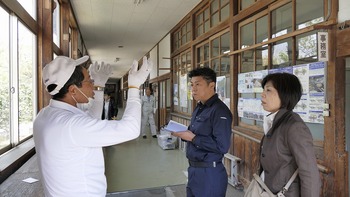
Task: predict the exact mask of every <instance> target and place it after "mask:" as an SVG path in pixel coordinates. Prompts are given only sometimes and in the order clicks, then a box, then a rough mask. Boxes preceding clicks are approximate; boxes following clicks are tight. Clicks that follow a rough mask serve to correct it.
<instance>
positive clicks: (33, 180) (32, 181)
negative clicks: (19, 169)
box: [22, 177, 38, 183]
mask: <svg viewBox="0 0 350 197" xmlns="http://www.w3.org/2000/svg"><path fill="white" fill-rule="evenodd" d="M22 181H24V182H26V183H35V182H37V181H38V179H35V178H32V177H30V178H26V179H24V180H22Z"/></svg>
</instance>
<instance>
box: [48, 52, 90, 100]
mask: <svg viewBox="0 0 350 197" xmlns="http://www.w3.org/2000/svg"><path fill="white" fill-rule="evenodd" d="M88 59H89V56H87V55H86V56H84V57H81V58H79V59H77V60H74V59H71V58H69V57H65V56H57V57H56V58H55V59H54V60H52V61H51V62H50V63H48V64H46V66H45V67H44V68H43V82H44V84H45V86H46V90H47V87H48V86H49V85H51V84H56V85H57V87H56V88H55V89H54V90H52V91H51V92H49V94H51V95H55V94H57V93H58V92H59V91H60V90H61V88H62V87H63V86H64V85H65V84H66V83H67V81H68V80H69V78H70V77H71V76H72V74H73V72H74V70H75V67H76V66H79V65H81V64H83V63H85V62H86V61H87V60H88Z"/></svg>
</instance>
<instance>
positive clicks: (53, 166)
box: [33, 89, 141, 197]
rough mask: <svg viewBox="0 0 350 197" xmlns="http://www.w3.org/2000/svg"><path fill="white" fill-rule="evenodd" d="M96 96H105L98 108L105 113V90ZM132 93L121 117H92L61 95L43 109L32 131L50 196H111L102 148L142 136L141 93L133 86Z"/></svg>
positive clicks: (40, 167) (47, 194)
mask: <svg viewBox="0 0 350 197" xmlns="http://www.w3.org/2000/svg"><path fill="white" fill-rule="evenodd" d="M99 94H101V95H99ZM97 95H98V97H101V98H99V99H98V100H97V101H96V103H97V104H98V105H101V106H99V107H97V109H99V110H100V113H102V107H103V106H102V103H103V101H102V96H103V92H101V93H95V98H96V96H97ZM128 95H129V98H128V100H127V106H126V109H125V112H124V115H123V118H122V119H121V120H120V121H115V120H114V121H108V120H100V119H99V118H100V117H101V114H99V116H97V114H95V115H96V116H92V115H89V114H88V113H85V112H83V111H81V110H80V109H78V108H76V107H74V106H72V105H69V104H67V103H65V102H61V101H57V100H50V104H49V105H48V106H47V107H45V108H43V109H42V110H41V111H40V112H39V114H38V115H37V118H36V119H35V121H34V131H33V135H34V142H35V149H36V153H37V157H38V164H39V169H40V172H41V176H42V179H41V181H42V184H43V187H44V192H45V196H55V197H57V196H62V197H63V196H64V197H69V196H72V197H73V196H74V197H79V196H84V197H85V196H89V197H95V196H96V197H97V196H99V197H101V196H105V195H106V190H107V185H106V178H105V175H104V172H105V168H104V158H103V152H102V147H104V146H110V145H114V144H119V143H122V142H125V141H129V140H132V139H135V138H137V137H138V136H139V135H140V122H141V102H140V98H139V92H138V90H136V89H130V90H129V93H128ZM95 100H96V99H95ZM96 117H98V118H96Z"/></svg>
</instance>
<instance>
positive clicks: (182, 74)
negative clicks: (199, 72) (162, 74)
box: [173, 52, 192, 114]
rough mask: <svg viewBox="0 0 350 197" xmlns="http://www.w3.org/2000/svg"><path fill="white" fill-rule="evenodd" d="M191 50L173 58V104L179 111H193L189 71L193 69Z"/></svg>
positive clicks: (175, 109) (187, 112) (188, 112)
mask: <svg viewBox="0 0 350 197" xmlns="http://www.w3.org/2000/svg"><path fill="white" fill-rule="evenodd" d="M191 57H192V55H191V52H184V53H182V54H180V56H177V57H175V58H174V60H173V69H174V70H175V72H174V75H173V76H174V77H173V78H174V79H173V84H174V86H173V88H174V91H173V106H174V111H176V112H179V113H185V114H191V113H192V100H191V99H192V97H191V96H190V86H189V78H188V75H187V73H188V71H190V70H192V63H191Z"/></svg>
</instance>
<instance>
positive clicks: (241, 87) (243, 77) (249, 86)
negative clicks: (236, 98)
mask: <svg viewBox="0 0 350 197" xmlns="http://www.w3.org/2000/svg"><path fill="white" fill-rule="evenodd" d="M267 72H268V71H267V70H260V71H256V72H248V73H241V74H239V75H238V93H259V92H262V88H261V81H262V79H263V78H264V77H265V76H266V75H267Z"/></svg>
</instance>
